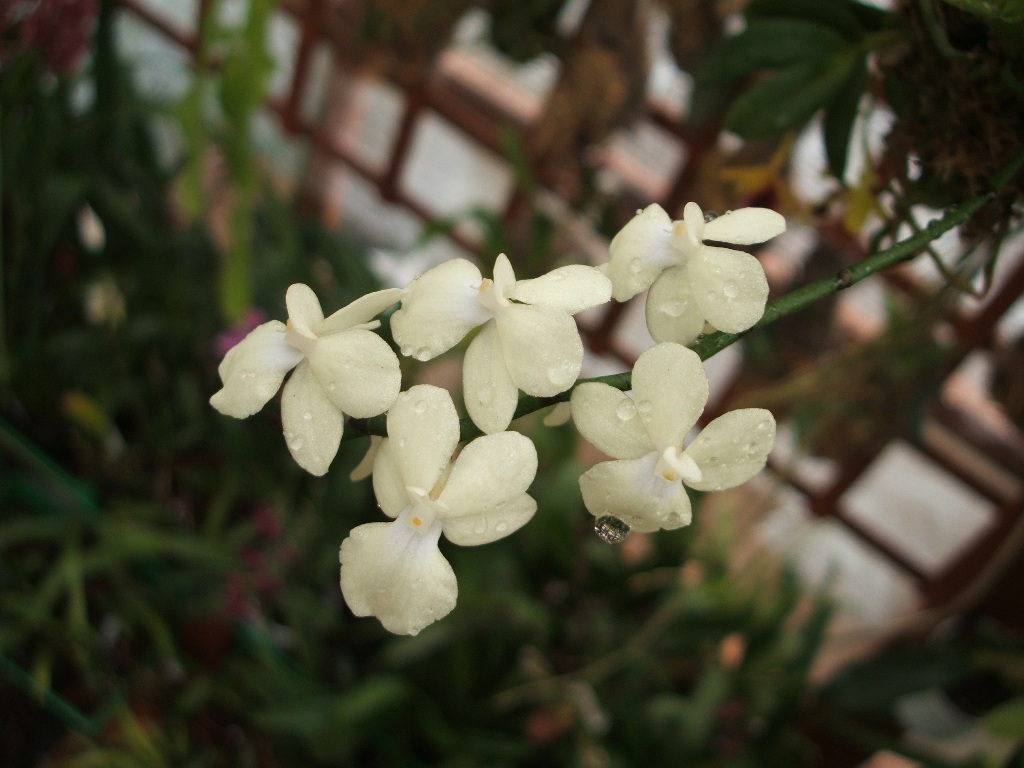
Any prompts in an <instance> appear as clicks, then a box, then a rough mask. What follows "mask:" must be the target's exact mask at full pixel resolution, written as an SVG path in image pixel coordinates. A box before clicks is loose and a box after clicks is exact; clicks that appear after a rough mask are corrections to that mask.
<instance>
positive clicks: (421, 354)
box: [415, 347, 430, 362]
mask: <svg viewBox="0 0 1024 768" xmlns="http://www.w3.org/2000/svg"><path fill="white" fill-rule="evenodd" d="M415 358H416V359H417V360H419V361H420V362H424V361H426V360H429V359H430V350H429V349H428V348H427V347H420V348H419V349H417V350H416V354H415Z"/></svg>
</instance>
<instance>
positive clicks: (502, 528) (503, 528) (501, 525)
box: [494, 520, 508, 533]
mask: <svg viewBox="0 0 1024 768" xmlns="http://www.w3.org/2000/svg"><path fill="white" fill-rule="evenodd" d="M494 530H496V531H497V532H498V533H504V532H505V531H507V530H508V523H506V522H505V521H504V520H502V521H501V522H500V523H498V524H497V525H496V526H494Z"/></svg>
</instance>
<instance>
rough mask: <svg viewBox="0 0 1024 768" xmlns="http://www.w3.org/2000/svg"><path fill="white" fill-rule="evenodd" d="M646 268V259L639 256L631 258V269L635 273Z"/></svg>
mask: <svg viewBox="0 0 1024 768" xmlns="http://www.w3.org/2000/svg"><path fill="white" fill-rule="evenodd" d="M643 268H644V260H643V259H641V258H640V257H639V256H634V257H633V258H632V259H630V260H629V271H630V272H632V273H633V274H634V275H635V274H637V273H638V272H640V270H642V269H643Z"/></svg>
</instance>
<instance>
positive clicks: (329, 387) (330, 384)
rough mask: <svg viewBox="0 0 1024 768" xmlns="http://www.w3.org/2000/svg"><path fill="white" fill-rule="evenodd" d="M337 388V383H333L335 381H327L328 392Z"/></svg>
mask: <svg viewBox="0 0 1024 768" xmlns="http://www.w3.org/2000/svg"><path fill="white" fill-rule="evenodd" d="M337 388H338V385H337V384H335V383H334V382H333V381H332V382H330V383H329V384H328V385H327V391H328V392H333V391H334V390H336V389H337Z"/></svg>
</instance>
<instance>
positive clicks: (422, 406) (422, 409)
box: [412, 400, 427, 415]
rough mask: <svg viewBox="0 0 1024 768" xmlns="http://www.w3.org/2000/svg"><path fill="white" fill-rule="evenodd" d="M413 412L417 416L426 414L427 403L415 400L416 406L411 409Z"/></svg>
mask: <svg viewBox="0 0 1024 768" xmlns="http://www.w3.org/2000/svg"><path fill="white" fill-rule="evenodd" d="M412 409H413V411H415V412H416V413H418V414H421V415H422V414H424V413H426V412H427V403H426V401H425V400H417V401H416V405H414V406H413V407H412Z"/></svg>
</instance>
